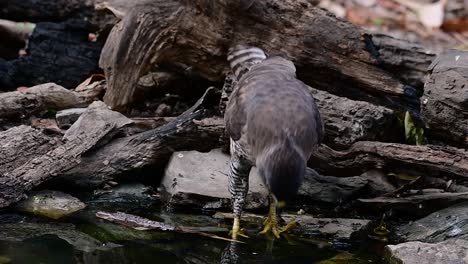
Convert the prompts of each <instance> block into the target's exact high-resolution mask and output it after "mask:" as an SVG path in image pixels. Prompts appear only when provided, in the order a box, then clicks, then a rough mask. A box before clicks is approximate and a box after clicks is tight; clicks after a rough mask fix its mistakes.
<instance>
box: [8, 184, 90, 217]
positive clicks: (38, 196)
mask: <svg viewBox="0 0 468 264" xmlns="http://www.w3.org/2000/svg"><path fill="white" fill-rule="evenodd" d="M85 207H86V205H85V204H84V203H82V202H81V201H80V200H78V199H77V198H75V197H73V196H71V195H69V194H66V193H62V192H58V191H49V190H44V191H40V192H36V193H33V194H32V195H30V196H29V197H28V198H27V199H26V200H23V201H21V202H20V203H18V204H17V206H16V208H17V209H19V210H21V211H25V212H29V213H33V214H37V215H42V216H46V217H49V218H52V219H59V218H62V217H64V216H67V215H70V214H72V213H74V212H76V211H79V210H81V209H83V208H85Z"/></svg>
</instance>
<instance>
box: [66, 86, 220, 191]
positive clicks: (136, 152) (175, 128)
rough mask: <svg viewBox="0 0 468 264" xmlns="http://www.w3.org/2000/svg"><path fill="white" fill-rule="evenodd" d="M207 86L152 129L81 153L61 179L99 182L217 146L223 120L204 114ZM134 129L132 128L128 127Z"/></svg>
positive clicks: (86, 183) (89, 183)
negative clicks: (189, 103) (178, 112)
mask: <svg viewBox="0 0 468 264" xmlns="http://www.w3.org/2000/svg"><path fill="white" fill-rule="evenodd" d="M213 92H214V89H213V88H210V89H208V90H207V91H206V93H205V94H204V96H203V97H202V98H201V99H200V100H199V101H198V102H197V103H196V104H195V105H194V106H192V107H191V108H190V109H188V110H187V111H185V112H184V113H183V114H181V115H180V116H178V117H177V118H175V119H174V120H172V121H170V122H169V123H166V124H164V125H162V126H159V127H157V128H155V129H152V130H149V131H145V132H142V133H137V134H134V135H131V136H128V137H122V138H117V139H114V140H112V141H110V142H109V143H107V144H105V145H103V146H102V147H101V148H99V149H97V150H96V151H92V152H89V153H86V155H83V156H82V157H81V163H80V164H78V166H76V167H74V168H73V169H71V170H69V171H66V172H64V174H63V175H62V176H61V177H60V180H63V181H73V183H75V184H78V185H80V186H83V187H89V186H91V187H92V186H96V185H100V184H102V183H104V182H106V181H108V180H111V179H114V178H115V177H117V176H120V175H124V174H126V173H129V172H132V171H136V170H141V169H144V168H148V167H151V166H157V165H159V166H164V165H165V164H166V162H167V161H168V160H169V158H170V156H171V154H172V153H173V152H174V151H179V150H188V149H196V150H199V151H208V150H210V149H212V148H215V147H217V146H219V144H220V140H219V139H220V137H221V135H223V133H224V125H223V121H222V120H220V119H212V118H207V117H210V116H211V115H212V114H211V113H210V111H209V110H207V109H208V107H207V106H208V105H213V104H214V103H213V102H211V101H212V98H211V97H213V96H214V94H213ZM130 130H131V131H133V128H130Z"/></svg>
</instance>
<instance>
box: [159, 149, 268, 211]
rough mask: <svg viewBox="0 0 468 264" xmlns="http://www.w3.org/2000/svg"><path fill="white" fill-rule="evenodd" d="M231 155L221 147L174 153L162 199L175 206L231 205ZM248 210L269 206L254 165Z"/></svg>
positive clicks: (217, 206)
mask: <svg viewBox="0 0 468 264" xmlns="http://www.w3.org/2000/svg"><path fill="white" fill-rule="evenodd" d="M228 162H229V156H228V155H226V154H224V153H222V152H221V150H220V149H214V150H212V151H210V152H208V153H201V152H197V151H181V152H176V153H174V154H173V156H172V158H171V160H170V162H169V165H168V167H167V168H166V172H165V176H164V179H163V181H162V183H161V185H162V187H163V195H162V197H161V198H162V199H163V201H165V202H166V203H168V204H169V205H172V206H180V207H194V206H195V207H198V208H205V209H209V208H211V209H220V208H230V207H231V202H230V200H231V194H230V193H229V191H228V169H229V165H228ZM249 178H250V180H249V192H248V194H247V202H246V206H245V208H246V209H257V208H261V207H266V206H267V204H268V199H267V196H268V192H267V190H266V187H265V185H264V184H263V183H262V180H261V179H260V176H259V175H258V173H257V171H256V169H255V168H253V169H252V171H251V172H250V177H249Z"/></svg>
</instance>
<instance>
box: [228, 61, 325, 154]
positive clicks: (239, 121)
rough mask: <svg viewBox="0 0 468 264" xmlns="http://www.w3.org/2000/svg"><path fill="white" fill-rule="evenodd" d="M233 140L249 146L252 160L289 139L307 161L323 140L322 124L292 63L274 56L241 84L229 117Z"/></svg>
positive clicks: (251, 72) (232, 100)
mask: <svg viewBox="0 0 468 264" xmlns="http://www.w3.org/2000/svg"><path fill="white" fill-rule="evenodd" d="M225 119H226V129H227V132H228V133H229V134H230V135H231V138H232V139H233V140H239V141H240V142H241V143H242V144H243V145H244V146H248V149H249V154H250V156H251V158H252V159H254V160H255V159H256V158H257V156H258V155H259V154H260V153H264V152H265V151H268V149H269V148H272V147H273V146H275V144H276V145H277V144H281V142H285V141H286V140H289V141H290V142H291V143H292V145H293V146H294V147H295V148H297V149H298V150H299V151H301V152H302V154H303V157H304V158H305V159H308V158H309V157H310V154H311V153H312V151H313V150H314V148H316V146H317V145H318V144H319V143H320V141H321V139H322V137H323V125H322V120H321V118H320V114H319V111H318V109H317V106H316V104H315V102H314V99H313V98H312V96H311V95H310V93H309V91H308V87H307V85H305V84H304V83H303V82H301V81H300V80H298V79H297V78H296V75H295V67H294V65H293V64H292V62H290V61H289V60H286V59H284V58H281V57H272V58H268V59H266V60H264V61H262V62H261V63H259V64H256V65H254V66H252V67H251V68H250V70H249V71H248V72H246V73H245V74H244V75H243V76H242V77H241V78H240V80H239V81H238V83H237V85H236V87H235V89H234V92H233V94H232V95H231V99H230V101H229V103H228V106H227V109H226V114H225Z"/></svg>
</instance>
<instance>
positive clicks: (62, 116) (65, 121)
mask: <svg viewBox="0 0 468 264" xmlns="http://www.w3.org/2000/svg"><path fill="white" fill-rule="evenodd" d="M85 111H86V108H71V109H65V110H61V111H58V112H57V114H56V115H55V119H56V120H57V124H58V126H59V127H60V128H61V129H68V128H70V127H71V125H73V123H75V121H76V120H78V118H79V117H80V116H81V114H83V113H84V112H85Z"/></svg>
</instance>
